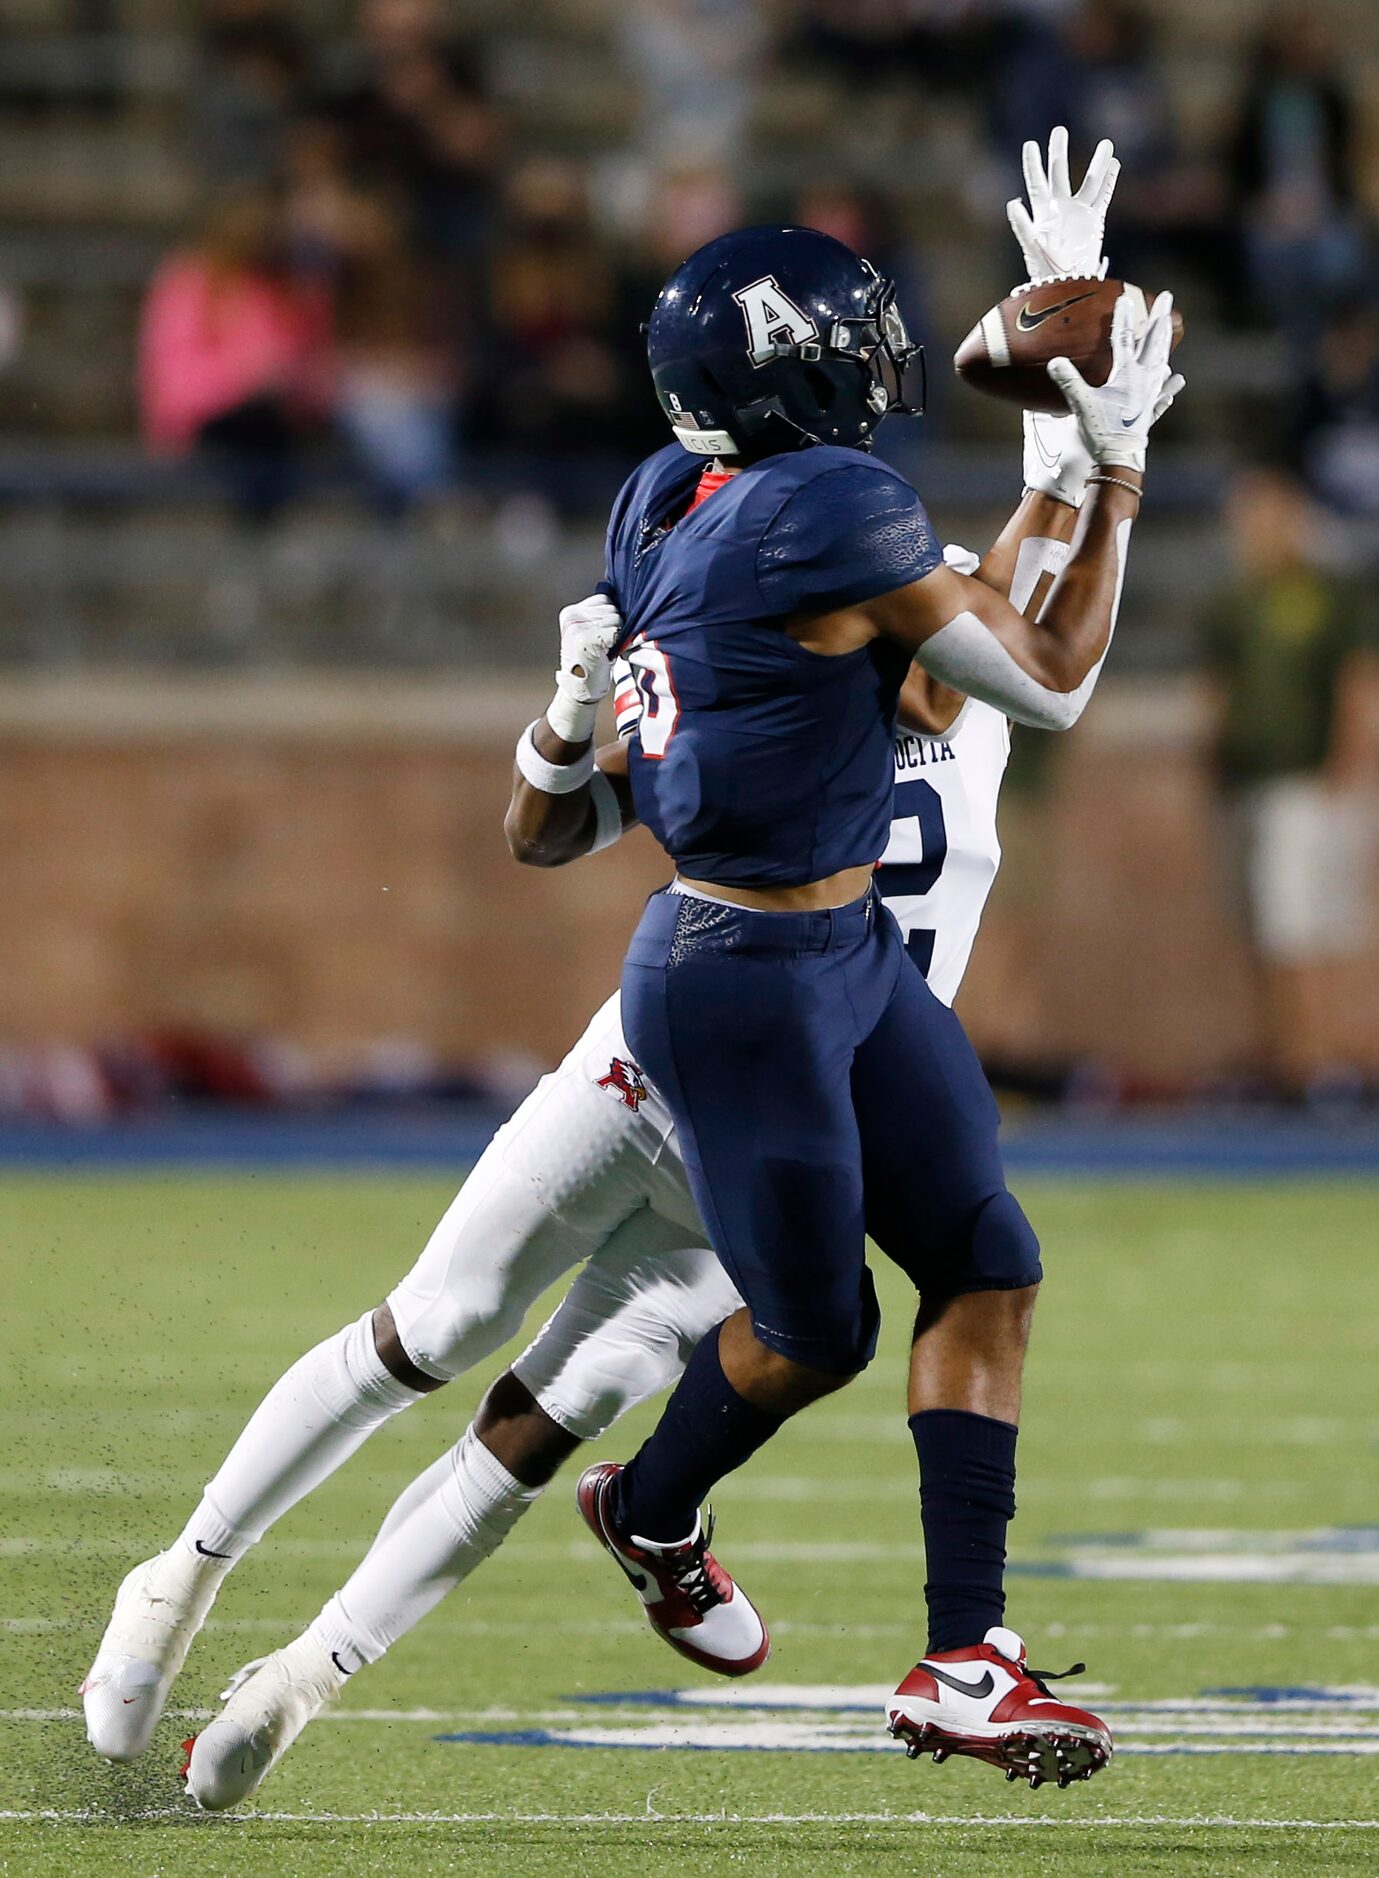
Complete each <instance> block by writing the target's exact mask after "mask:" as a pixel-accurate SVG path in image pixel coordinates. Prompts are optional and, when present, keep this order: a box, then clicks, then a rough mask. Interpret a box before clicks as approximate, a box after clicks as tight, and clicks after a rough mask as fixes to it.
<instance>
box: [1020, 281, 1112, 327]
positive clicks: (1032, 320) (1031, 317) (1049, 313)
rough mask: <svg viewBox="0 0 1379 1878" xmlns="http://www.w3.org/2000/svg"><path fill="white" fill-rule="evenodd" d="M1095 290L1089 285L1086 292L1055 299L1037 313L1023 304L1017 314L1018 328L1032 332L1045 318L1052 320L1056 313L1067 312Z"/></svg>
mask: <svg viewBox="0 0 1379 1878" xmlns="http://www.w3.org/2000/svg"><path fill="white" fill-rule="evenodd" d="M1095 292H1096V288H1095V287H1089V288H1088V289H1087V291H1086V293H1075V294H1073V296H1072V298H1071V299H1069V300H1055V301H1054V303H1053V305H1052V306H1046V307H1040V309H1039V311H1038V312H1037V313H1031V312H1030V310H1029V307H1028V305H1026V306H1022V307H1021V308H1020V311H1019V312H1018V313H1017V314H1016V315H1015V325H1016V328H1017V329H1018V330H1019V331H1020V332H1022V333H1032V332H1033V331H1034V330H1035V328H1036V327H1038V326H1042V325H1043V324H1044V321H1045V320H1051V319H1052V318H1053V316H1054V314H1055V313H1066V312H1067V310H1068V308H1069V307H1070V306H1077V305H1078V303H1079V302H1080V301H1082V300H1090V299H1091V297H1092V295H1093V294H1094V293H1095Z"/></svg>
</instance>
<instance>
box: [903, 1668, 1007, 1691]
mask: <svg viewBox="0 0 1379 1878" xmlns="http://www.w3.org/2000/svg"><path fill="white" fill-rule="evenodd" d="M920 1668H921V1669H922V1670H923V1671H924V1673H925V1675H926V1676H932V1677H933V1679H934V1681H935V1682H941V1683H944V1684H946V1685H947V1687H948V1688H950V1689H956V1690H957V1692H958V1694H959V1695H970V1696H972V1697H973V1698H974V1699H977V1700H979V1699H980V1698H981V1697H982V1696H984V1695H990V1694H991V1691H992V1690H993V1689H994V1688H995V1687H996V1684H995V1681H994V1680H993V1678H992V1675H991V1671H990V1670H989V1669H984V1670H983V1671H982V1676H981V1681H980V1682H962V1681H960V1680H959V1678H958V1677H956V1676H949V1675H946V1674H945V1673H944V1671H943V1670H941V1669H940V1668H939V1667H938V1665H937V1664H936V1663H921V1664H920Z"/></svg>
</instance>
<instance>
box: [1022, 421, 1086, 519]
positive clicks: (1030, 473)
mask: <svg viewBox="0 0 1379 1878" xmlns="http://www.w3.org/2000/svg"><path fill="white" fill-rule="evenodd" d="M1024 422H1025V459H1024V477H1025V488H1026V489H1032V490H1033V491H1034V492H1035V494H1036V495H1041V496H1052V497H1053V499H1054V501H1055V502H1066V503H1067V504H1068V507H1069V508H1072V509H1078V508H1081V506H1082V498H1083V496H1084V495H1086V493H1087V478H1088V477H1089V476H1090V475H1091V473H1092V458H1091V453H1090V451H1089V450H1088V448H1087V445H1086V443H1085V442H1084V441H1083V437H1082V432H1081V431H1080V430H1079V429H1078V424H1077V419H1076V418H1075V417H1074V416H1073V414H1072V413H1071V411H1070V412H1069V413H1068V414H1067V416H1066V417H1054V416H1053V415H1052V413H1051V412H1048V411H1026V412H1025V414H1024Z"/></svg>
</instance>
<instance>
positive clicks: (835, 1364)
mask: <svg viewBox="0 0 1379 1878" xmlns="http://www.w3.org/2000/svg"><path fill="white" fill-rule="evenodd" d="M824 1322H826V1325H827V1328H823V1327H822V1324H821V1327H820V1328H819V1329H817V1330H812V1331H809V1332H802V1331H789V1330H783V1329H779V1328H776V1327H775V1326H773V1325H770V1324H763V1323H761V1322H760V1321H759V1319H758V1317H757V1315H756V1312H755V1311H754V1312H753V1313H752V1329H753V1331H754V1333H755V1335H756V1338H757V1341H758V1342H759V1343H764V1344H765V1345H766V1347H767V1349H768V1350H777V1351H779V1352H780V1354H781V1355H782V1356H788V1357H789V1358H790V1359H791V1361H792V1362H795V1363H803V1364H805V1365H806V1366H807V1367H808V1368H809V1369H821V1370H822V1371H823V1372H824V1374H825V1375H826V1376H857V1375H860V1374H861V1372H862V1371H863V1370H864V1369H865V1368H866V1367H867V1364H868V1363H870V1361H871V1359H872V1358H873V1357H874V1356H875V1355H876V1340H877V1338H878V1336H879V1335H880V1334H881V1306H880V1305H879V1304H878V1303H877V1300H876V1285H875V1282H874V1281H873V1279H872V1275H871V1268H870V1266H866V1265H864V1266H863V1267H862V1282H861V1284H860V1285H859V1287H858V1291H857V1301H856V1304H855V1306H854V1307H853V1308H852V1309H850V1310H849V1309H845V1308H843V1307H842V1306H841V1305H839V1306H836V1307H835V1308H834V1309H832V1310H830V1311H829V1312H827V1314H826V1316H825V1317H824Z"/></svg>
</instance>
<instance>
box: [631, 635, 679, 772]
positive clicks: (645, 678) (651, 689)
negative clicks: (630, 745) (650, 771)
mask: <svg viewBox="0 0 1379 1878" xmlns="http://www.w3.org/2000/svg"><path fill="white" fill-rule="evenodd" d="M624 656H625V657H626V659H627V662H628V664H629V665H630V666H631V667H632V669H633V671H634V672H635V673H636V675H637V689H638V691H639V692H640V693H641V696H642V703H643V710H642V714H641V717H640V718H639V719H638V721H637V735H638V737H639V738H640V739H641V745H642V755H643V756H644V757H648V758H650V759H651V760H652V761H653V762H659V761H660V759H661V758H662V757H663V756H664V755H665V753H666V748H667V745H668V744H669V743H670V740H671V738H672V737H673V736H674V735H675V726H676V724H677V723H678V722H679V720H680V700H679V698H678V696H677V695H676V691H675V680H674V678H673V677H672V676H671V670H670V660H669V659H668V658H667V656H666V654H665V653H664V652H663V651H662V650H661V648H660V646H658V645H657V643H656V641H655V640H654V639H635V640H634V641H633V642H632V644H631V645H630V646H629V647H628V648H627V651H626V653H625V655H624Z"/></svg>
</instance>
